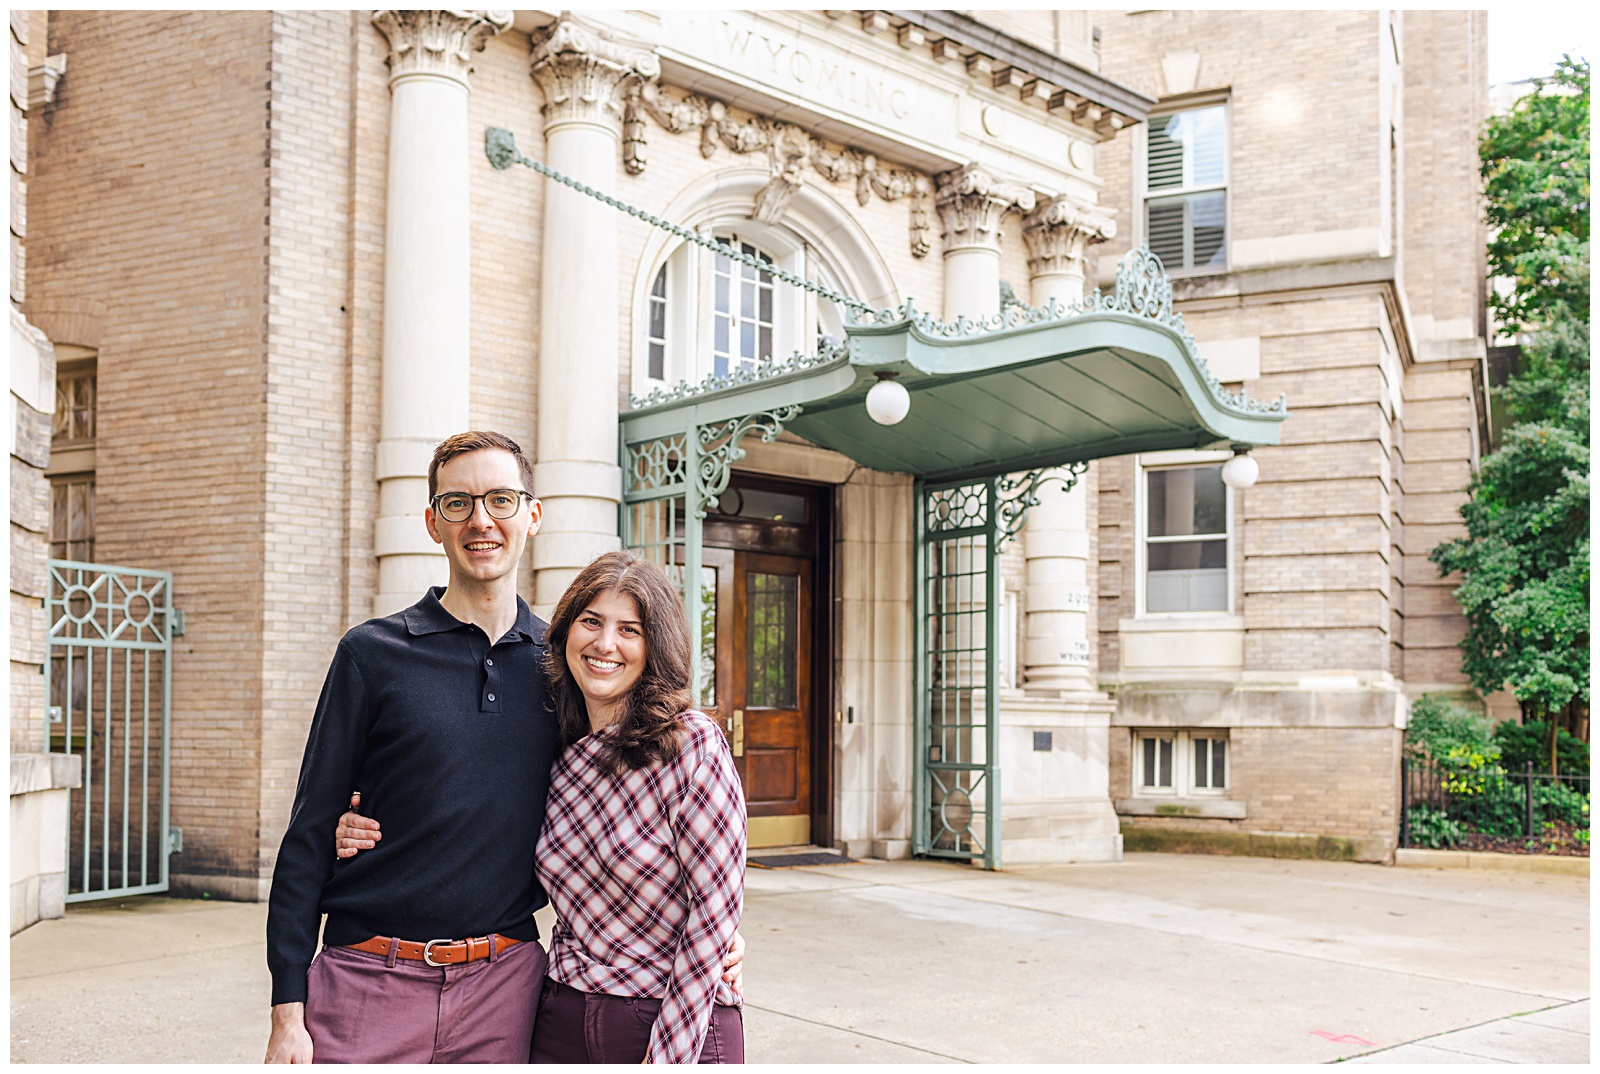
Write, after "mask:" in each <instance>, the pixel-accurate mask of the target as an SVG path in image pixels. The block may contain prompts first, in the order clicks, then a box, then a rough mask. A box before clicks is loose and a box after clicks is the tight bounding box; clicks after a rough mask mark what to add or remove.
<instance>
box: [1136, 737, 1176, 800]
mask: <svg viewBox="0 0 1600 1074" xmlns="http://www.w3.org/2000/svg"><path fill="white" fill-rule="evenodd" d="M1176 742H1177V740H1176V738H1175V737H1174V736H1172V735H1140V736H1139V760H1140V762H1141V763H1140V765H1139V781H1138V782H1139V789H1140V790H1142V791H1146V792H1153V793H1157V794H1171V793H1173V784H1172V754H1173V747H1174V745H1175V744H1176Z"/></svg>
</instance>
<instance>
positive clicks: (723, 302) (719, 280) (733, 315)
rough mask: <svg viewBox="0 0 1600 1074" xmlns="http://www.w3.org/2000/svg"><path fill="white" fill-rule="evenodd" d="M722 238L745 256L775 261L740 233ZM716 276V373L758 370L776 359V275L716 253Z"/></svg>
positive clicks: (713, 333)
mask: <svg viewBox="0 0 1600 1074" xmlns="http://www.w3.org/2000/svg"><path fill="white" fill-rule="evenodd" d="M717 238H718V240H719V241H721V242H725V243H727V244H728V245H729V246H731V247H733V248H734V249H735V250H738V251H739V252H740V253H742V254H748V255H750V256H752V257H758V258H760V259H761V260H763V261H771V260H772V259H771V257H769V256H768V255H767V253H766V251H764V250H761V249H758V248H757V247H755V246H753V245H751V244H750V243H748V242H741V241H740V240H739V238H738V237H737V236H733V235H719V236H717ZM711 275H712V288H711V303H712V305H711V351H712V358H711V371H712V373H714V374H715V375H716V376H718V377H725V376H727V375H728V374H729V373H731V372H733V371H734V370H735V369H747V370H748V369H753V368H755V364H756V363H757V362H761V361H766V360H769V359H771V357H772V334H773V323H774V322H773V316H774V315H773V293H772V286H773V279H772V273H770V272H768V271H766V270H765V269H759V270H758V269H755V268H752V267H751V266H749V265H745V264H740V263H737V262H735V261H734V260H733V259H732V258H730V257H727V256H725V255H723V254H715V255H713V256H712V264H711Z"/></svg>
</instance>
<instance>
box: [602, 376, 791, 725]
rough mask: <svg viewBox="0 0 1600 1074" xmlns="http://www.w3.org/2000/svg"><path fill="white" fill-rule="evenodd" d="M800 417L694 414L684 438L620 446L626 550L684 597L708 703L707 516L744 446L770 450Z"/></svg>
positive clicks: (783, 410) (696, 686) (698, 680)
mask: <svg viewBox="0 0 1600 1074" xmlns="http://www.w3.org/2000/svg"><path fill="white" fill-rule="evenodd" d="M799 413H800V407H799V406H798V405H791V406H783V407H774V408H773V409H771V410H763V411H758V412H757V413H754V414H746V415H744V416H743V417H739V418H730V419H727V420H724V421H710V422H702V421H701V420H700V417H699V414H698V413H697V411H696V410H695V409H694V408H693V407H690V408H689V414H688V420H687V422H686V424H685V426H684V430H683V432H681V433H674V434H671V435H669V436H661V437H656V438H654V439H649V440H641V441H635V442H631V443H630V442H629V441H628V440H627V435H626V433H625V432H624V434H623V443H622V481H623V489H622V507H621V519H620V528H621V533H622V545H623V547H624V548H628V549H631V550H632V551H634V552H637V553H638V554H639V555H641V556H644V557H645V558H647V559H651V560H654V561H655V562H656V563H659V564H660V565H661V566H662V567H663V568H665V569H666V571H667V573H668V574H669V575H670V576H672V577H673V578H674V579H675V580H676V581H677V582H678V587H679V592H680V593H681V594H682V595H683V606H684V611H685V612H687V613H688V616H689V622H690V623H698V624H700V629H698V630H691V631H690V632H689V645H690V649H691V650H692V656H693V660H692V661H691V664H690V667H691V668H692V669H693V678H694V682H693V690H694V695H695V697H697V698H700V699H701V700H702V702H703V703H708V704H709V699H708V695H707V693H706V686H707V679H708V676H707V667H708V665H707V661H706V659H705V654H704V653H703V652H702V650H703V648H704V643H705V639H706V638H707V637H714V636H715V633H716V631H715V624H714V623H707V622H706V616H714V615H715V614H716V611H715V608H714V606H713V604H712V603H711V601H709V600H708V599H707V594H706V592H705V587H704V584H703V583H702V582H697V583H695V584H691V580H693V579H701V578H702V575H703V571H702V568H703V566H704V554H703V547H704V546H703V544H702V540H703V533H704V526H705V517H706V512H707V511H709V510H710V509H711V508H712V507H714V506H716V503H717V498H718V497H720V496H721V495H722V493H723V492H724V491H725V490H726V489H727V487H728V481H729V478H730V477H731V476H732V470H733V464H734V463H736V462H738V461H739V460H740V459H742V458H744V449H743V448H742V447H740V446H739V445H740V442H741V441H742V440H743V439H744V438H745V436H746V435H747V434H748V433H751V432H758V433H760V434H761V439H762V440H763V441H765V442H766V443H769V444H770V443H772V441H773V440H775V439H777V436H778V434H779V433H781V432H782V431H783V426H784V423H785V422H788V421H791V420H793V419H794V417H795V415H797V414H799Z"/></svg>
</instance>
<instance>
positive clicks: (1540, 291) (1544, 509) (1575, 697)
mask: <svg viewBox="0 0 1600 1074" xmlns="http://www.w3.org/2000/svg"><path fill="white" fill-rule="evenodd" d="M1539 83H1540V84H1539V86H1538V88H1537V89H1536V90H1535V91H1534V92H1533V93H1531V94H1529V95H1528V96H1526V97H1524V98H1523V99H1522V100H1520V101H1519V102H1518V103H1517V105H1516V107H1515V108H1514V109H1513V110H1512V111H1511V112H1510V113H1509V114H1507V115H1503V116H1496V117H1495V118H1494V119H1492V120H1491V121H1490V122H1489V124H1488V128H1487V131H1486V133H1485V135H1484V138H1483V141H1482V144H1481V147H1480V148H1481V157H1482V161H1483V177H1484V180H1485V189H1486V196H1487V202H1488V207H1487V217H1488V220H1489V223H1490V224H1491V225H1492V226H1494V227H1495V228H1497V229H1498V231H1497V232H1496V234H1495V237H1494V239H1493V240H1492V241H1491V243H1490V246H1489V264H1490V269H1491V272H1492V273H1494V274H1496V275H1507V276H1510V277H1512V278H1513V279H1514V281H1515V291H1514V292H1513V293H1512V294H1510V295H1506V296H1497V297H1496V299H1494V300H1493V301H1494V304H1495V306H1496V308H1497V311H1498V312H1499V313H1500V315H1501V316H1502V317H1503V318H1504V320H1505V321H1506V323H1507V324H1508V325H1509V326H1512V327H1514V328H1517V329H1518V330H1520V331H1522V332H1524V333H1527V334H1529V337H1530V338H1529V342H1528V343H1527V344H1526V345H1525V346H1524V347H1523V354H1522V361H1521V362H1520V364H1519V366H1518V368H1517V370H1516V373H1515V374H1514V375H1513V377H1512V378H1511V381H1510V382H1509V383H1508V384H1507V385H1505V386H1504V387H1503V388H1499V389H1496V391H1497V392H1498V393H1499V394H1500V395H1501V397H1502V398H1503V399H1504V400H1505V403H1506V409H1507V413H1508V415H1509V417H1510V419H1511V421H1512V422H1513V424H1512V425H1511V427H1510V428H1509V429H1508V430H1507V431H1506V432H1505V434H1504V435H1503V437H1502V439H1501V443H1500V446H1499V449H1498V450H1497V451H1495V452H1494V453H1493V454H1491V455H1489V456H1488V457H1487V458H1485V459H1484V460H1483V463H1482V465H1481V466H1480V468H1479V469H1478V472H1477V473H1476V474H1474V475H1473V478H1472V481H1471V484H1470V485H1469V486H1468V491H1469V493H1470V494H1471V499H1470V500H1469V501H1468V502H1467V503H1466V504H1464V505H1463V506H1462V508H1461V517H1462V520H1463V522H1465V524H1466V531H1467V533H1466V536H1465V537H1458V538H1455V539H1453V540H1449V541H1446V542H1444V543H1443V544H1441V545H1439V547H1437V548H1435V549H1434V550H1433V553H1432V559H1433V561H1434V563H1436V564H1437V565H1438V567H1439V568H1440V571H1441V572H1443V573H1449V572H1451V571H1459V572H1460V573H1461V577H1462V583H1461V586H1460V588H1458V589H1457V590H1456V591H1455V596H1456V599H1457V601H1459V602H1460V604H1461V606H1462V609H1463V610H1464V612H1465V614H1466V618H1467V635H1466V638H1465V639H1464V640H1463V641H1462V643H1461V648H1462V650H1463V652H1464V659H1463V669H1464V670H1465V671H1466V673H1467V675H1468V677H1469V678H1470V679H1471V680H1472V684H1473V685H1474V686H1476V687H1477V688H1478V689H1480V690H1483V691H1485V692H1490V691H1494V690H1498V689H1500V688H1501V687H1502V686H1504V687H1508V688H1509V689H1510V690H1511V691H1512V692H1513V693H1514V694H1515V695H1516V697H1517V699H1518V701H1519V702H1521V704H1522V708H1523V715H1524V719H1525V720H1542V721H1544V723H1545V726H1546V727H1547V728H1548V734H1547V741H1546V750H1545V755H1546V756H1547V757H1548V758H1549V759H1550V764H1551V766H1552V770H1554V768H1555V766H1556V764H1557V762H1558V758H1557V749H1556V746H1557V739H1558V736H1557V729H1558V728H1559V727H1560V725H1561V724H1562V723H1567V724H1570V725H1575V724H1576V719H1575V717H1576V715H1577V714H1578V712H1579V711H1580V710H1581V711H1583V712H1585V713H1586V712H1587V709H1588V703H1589V537H1590V534H1589V454H1590V433H1589V321H1588V311H1589V65H1588V64H1587V63H1585V62H1582V61H1574V60H1572V59H1571V58H1570V57H1565V58H1563V60H1562V62H1561V63H1560V64H1558V65H1557V67H1556V71H1555V74H1554V75H1553V76H1552V77H1550V78H1548V79H1542V80H1539Z"/></svg>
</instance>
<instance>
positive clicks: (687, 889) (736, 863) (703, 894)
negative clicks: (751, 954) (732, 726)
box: [646, 721, 745, 1063]
mask: <svg viewBox="0 0 1600 1074" xmlns="http://www.w3.org/2000/svg"><path fill="white" fill-rule="evenodd" d="M707 725H708V727H709V728H710V730H709V733H707V734H703V735H696V736H695V739H696V741H695V743H694V745H695V746H697V747H698V749H693V750H692V751H685V752H692V753H693V754H695V755H697V756H696V757H695V762H696V763H695V768H694V771H693V774H692V775H691V776H690V777H689V779H688V780H687V783H686V785H685V788H684V792H683V800H682V801H681V803H680V804H679V807H678V809H677V815H676V817H675V818H674V820H673V823H672V834H673V848H674V852H675V854H676V856H677V859H678V865H679V868H680V869H681V870H682V885H683V888H682V891H683V895H684V898H685V899H686V900H687V901H688V904H689V915H688V917H687V918H685V919H684V922H683V927H682V928H681V930H680V931H679V933H678V945H677V950H676V952H675V953H674V955H673V959H672V978H671V980H670V981H669V982H668V983H667V994H666V996H665V997H664V998H663V999H662V1002H661V1014H660V1015H659V1016H658V1017H657V1018H656V1023H655V1028H654V1029H652V1030H651V1032H650V1049H649V1051H648V1052H647V1053H646V1058H647V1059H648V1061H649V1062H652V1063H694V1062H697V1061H698V1060H699V1058H700V1046H701V1045H702V1044H703V1043H704V1042H705V1036H706V1029H707V1027H708V1026H709V1025H710V1022H711V1006H712V1002H713V1001H714V1000H715V999H716V994H717V982H718V981H719V980H720V979H721V977H722V959H723V956H724V955H726V954H727V952H728V945H729V944H730V943H731V942H732V940H733V933H734V930H736V929H737V928H738V927H739V915H740V914H741V913H742V912H743V910H744V853H745V812H744V791H743V788H742V787H741V786H740V783H739V773H738V771H737V770H736V769H735V768H734V765H733V754H732V752H731V751H730V750H729V749H728V743H727V740H726V739H724V738H723V737H722V733H721V731H719V730H717V729H716V727H715V725H711V724H710V723H709V721H707Z"/></svg>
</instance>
